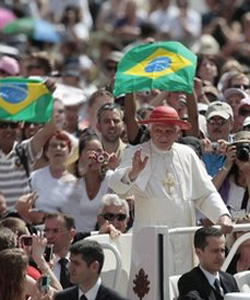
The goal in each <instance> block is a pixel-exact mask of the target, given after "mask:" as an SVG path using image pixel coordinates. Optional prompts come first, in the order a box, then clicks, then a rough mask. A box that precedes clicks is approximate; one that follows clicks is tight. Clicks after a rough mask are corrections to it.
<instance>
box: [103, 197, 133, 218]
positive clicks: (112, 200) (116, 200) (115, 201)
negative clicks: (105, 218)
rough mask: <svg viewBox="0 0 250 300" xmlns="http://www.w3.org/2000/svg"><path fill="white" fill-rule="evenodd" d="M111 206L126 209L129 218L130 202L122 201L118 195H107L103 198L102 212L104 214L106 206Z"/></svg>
mask: <svg viewBox="0 0 250 300" xmlns="http://www.w3.org/2000/svg"><path fill="white" fill-rule="evenodd" d="M110 205H115V206H122V207H124V208H125V211H126V215H127V217H129V206H128V202H127V201H126V200H124V199H121V198H120V197H119V196H118V195H116V194H106V195H104V196H103V197H102V206H101V210H100V212H101V213H102V211H103V209H104V207H105V206H110Z"/></svg>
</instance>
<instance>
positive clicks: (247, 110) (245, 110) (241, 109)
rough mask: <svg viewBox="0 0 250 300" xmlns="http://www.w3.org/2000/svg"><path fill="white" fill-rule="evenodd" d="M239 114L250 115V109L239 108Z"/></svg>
mask: <svg viewBox="0 0 250 300" xmlns="http://www.w3.org/2000/svg"><path fill="white" fill-rule="evenodd" d="M239 115H241V116H250V110H249V109H245V108H240V109H239Z"/></svg>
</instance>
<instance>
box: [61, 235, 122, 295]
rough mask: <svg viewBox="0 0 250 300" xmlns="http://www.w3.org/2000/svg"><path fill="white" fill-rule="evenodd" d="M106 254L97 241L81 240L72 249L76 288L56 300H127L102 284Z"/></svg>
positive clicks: (72, 273)
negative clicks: (101, 276)
mask: <svg viewBox="0 0 250 300" xmlns="http://www.w3.org/2000/svg"><path fill="white" fill-rule="evenodd" d="M103 263H104V253H103V249H102V247H101V245H100V244H99V243H98V242H96V241H90V240H80V241H78V242H77V243H75V244H73V245H72V246H71V248H70V266H69V271H70V280H71V282H72V283H73V284H76V286H74V287H70V288H67V289H65V290H64V291H61V292H59V293H58V294H57V295H56V296H55V300H125V299H124V298H123V297H121V296H120V295H119V294H118V293H116V292H115V291H113V290H111V289H109V288H107V287H105V286H104V285H102V283H101V278H100V273H101V270H102V267H103Z"/></svg>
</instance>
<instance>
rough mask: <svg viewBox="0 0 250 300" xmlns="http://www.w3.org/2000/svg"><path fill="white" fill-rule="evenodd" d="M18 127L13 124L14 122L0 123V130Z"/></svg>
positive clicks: (16, 124) (17, 124)
mask: <svg viewBox="0 0 250 300" xmlns="http://www.w3.org/2000/svg"><path fill="white" fill-rule="evenodd" d="M18 126H19V123H14V122H0V128H1V129H7V128H11V129H17V127H18Z"/></svg>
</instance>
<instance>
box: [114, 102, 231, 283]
mask: <svg viewBox="0 0 250 300" xmlns="http://www.w3.org/2000/svg"><path fill="white" fill-rule="evenodd" d="M143 123H147V124H149V130H150V136H151V140H150V141H148V142H146V143H143V144H141V145H137V146H131V147H129V148H128V149H127V150H125V152H124V154H123V157H122V160H121V163H120V165H119V167H118V168H117V169H116V170H115V171H114V172H113V173H112V174H111V173H110V174H109V175H108V177H109V179H108V185H109V186H110V187H111V188H112V189H113V190H114V191H115V192H116V193H118V194H120V195H126V194H128V193H132V194H134V196H135V222H134V227H133V232H134V233H135V232H137V231H138V230H139V229H140V228H142V227H145V226H148V225H167V226H168V227H169V228H177V227H188V226H195V225H196V223H195V207H197V208H198V209H199V210H201V212H202V213H203V214H205V215H206V216H207V217H208V218H209V219H210V220H211V221H212V222H214V223H216V224H220V225H222V229H223V230H224V232H230V231H231V230H232V223H231V218H230V214H229V212H228V209H227V207H226V206H225V204H224V202H223V200H222V199H221V197H220V195H219V194H218V192H217V191H216V188H215V187H214V185H213V184H212V182H211V179H210V177H209V176H208V174H207V172H206V170H205V168H204V166H203V164H202V163H201V161H200V159H199V158H198V156H197V155H196V154H195V152H194V151H193V149H191V148H190V147H188V146H186V145H182V144H178V143H176V142H175V141H176V139H177V137H178V133H179V130H180V129H184V130H185V129H188V128H189V124H188V123H187V122H184V121H182V120H180V119H179V117H178V114H177V112H176V111H175V110H174V109H173V108H172V107H167V106H158V107H156V108H155V109H154V110H153V111H152V113H151V115H150V116H149V119H148V120H144V121H143ZM170 250H171V252H172V253H170V257H171V258H172V259H171V261H170V274H171V275H174V274H182V273H184V272H187V271H189V270H190V269H191V268H192V267H193V251H192V238H191V237H188V236H187V235H185V236H184V235H180V236H177V237H176V236H175V237H173V238H172V239H171V249H170ZM133 251H134V249H133ZM145 251H146V249H145ZM139 257H140V254H138V253H133V256H132V260H134V262H133V261H132V272H133V263H134V264H135V265H136V264H138V262H136V261H135V260H136V259H138V258H139ZM131 275H132V278H133V276H134V275H133V274H131Z"/></svg>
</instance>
